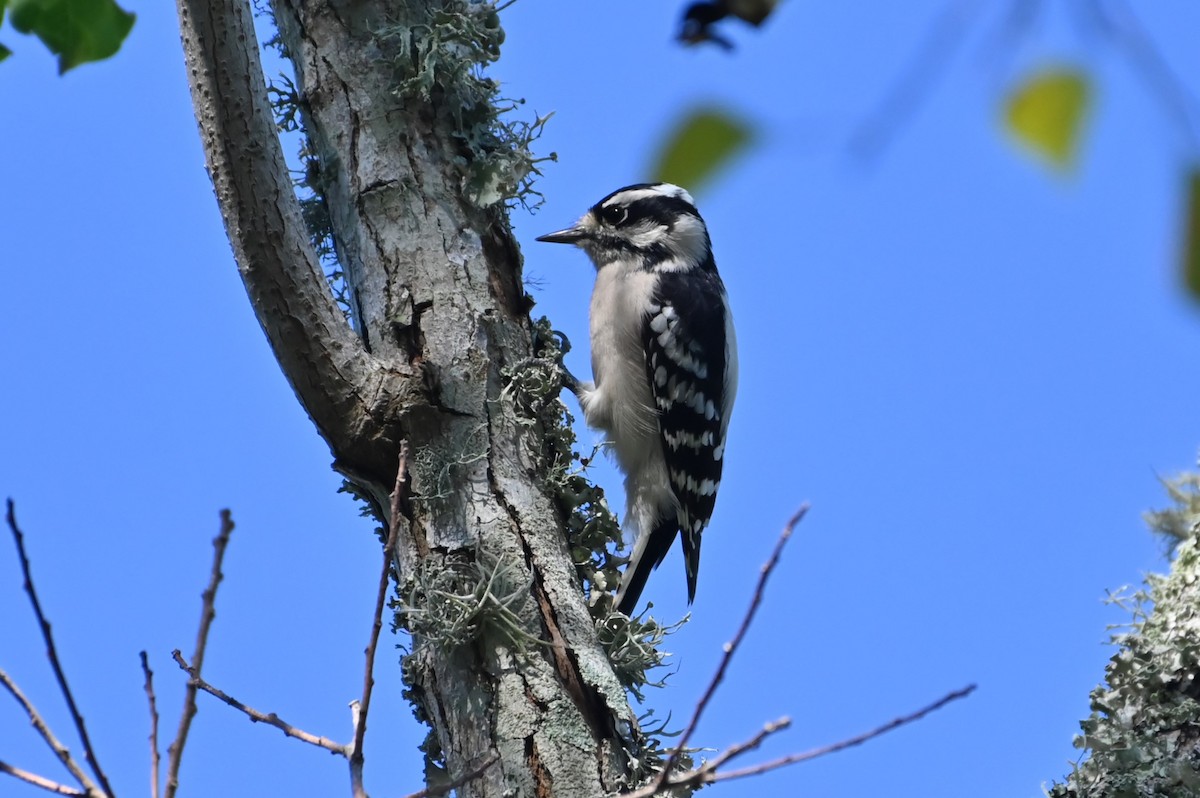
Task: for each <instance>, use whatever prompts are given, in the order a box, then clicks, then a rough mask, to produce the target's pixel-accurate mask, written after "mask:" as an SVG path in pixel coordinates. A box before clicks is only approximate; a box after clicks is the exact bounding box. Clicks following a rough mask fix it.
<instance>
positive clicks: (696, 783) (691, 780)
mask: <svg viewBox="0 0 1200 798" xmlns="http://www.w3.org/2000/svg"><path fill="white" fill-rule="evenodd" d="M974 689H975V685H973V684H972V685H968V686H967V687H964V688H963V689H961V690H955V691H954V692H952V693H947V694H946V695H944V696H942V697H941V698H939V699H938V700H937V701H934V702H933V703H932V704H929V705H928V706H925V707H922V708H921V709H919V710H917V711H916V712H912V713H910V714H908V715H903V716H901V717H899V718H895V719H893V720H890V721H888V722H887V723H885V724H883V725H882V726H877V727H875V728H874V729H871V730H870V731H868V732H863V733H862V734H859V735H856V736H854V737H848V738H846V739H845V740H839V741H838V742H836V743H832V744H830V745H823V746H821V747H820V748H812V749H809V750H808V751H801V752H800V753H796V754H790V755H788V756H784V757H780V758H778V759H772V760H770V761H768V762H761V763H759V764H757V765H751V766H750V767H745V768H741V769H740V770H726V771H718V768H720V767H721V766H722V765H724V764H726V763H727V762H729V761H730V760H731V759H733V758H734V757H736V756H738V755H740V754H744V753H745V752H747V751H752V750H754V749H755V748H757V747H758V746H759V744H760V743H762V741H763V740H764V739H766V738H767V737H768V736H769V735H771V734H773V733H775V732H777V731H780V730H782V729H785V728H787V726H788V725H789V724H790V721H789V720H788V719H787V718H781V719H780V720H777V721H775V722H774V723H768V724H767V725H766V726H764V727H763V728H762V729H760V730H759V732H758V733H757V734H755V735H754V736H753V737H751V738H750V739H749V740H747V741H746V742H744V743H738V744H737V745H732V746H730V747H729V748H727V749H725V751H723V752H721V754H719V755H718V756H717V757H715V758H714V759H712V760H710V761H708V762H705V763H704V764H703V765H701V766H700V767H698V768H694V769H692V770H689V771H687V772H685V773H679V774H676V775H674V776H672V777H670V778H669V779H667V781H666V782H665V783H660V782H659V781H657V780H655V781H651V782H650V783H648V784H647V785H646V786H644V787H642V788H641V789H639V790H635V791H634V792H630V793H625V794H624V795H623V796H622V798H651V796H654V795H658V794H660V793H662V792H664V791H665V790H670V789H674V788H676V787H686V788H689V789H696V788H699V787H702V786H704V785H705V784H715V783H716V782H718V781H730V780H732V779H740V778H744V777H746V776H757V775H759V774H762V773H767V772H770V771H772V770H778V769H779V768H782V767H787V766H788V765H795V764H798V763H800V762H808V761H809V760H812V759H817V758H819V757H823V756H826V755H828V754H833V753H836V752H838V751H843V750H845V749H847V748H852V747H854V746H856V745H862V744H863V743H865V742H867V741H868V740H873V739H874V738H876V737H878V736H880V735H882V734H886V733H888V732H890V731H893V730H895V729H898V728H900V727H901V726H906V725H908V724H909V723H913V722H914V721H918V720H920V719H921V718H923V717H925V716H926V715H928V714H929V713H930V712H933V711H935V710H938V709H941V708H942V707H944V706H945V705H946V704H949V703H950V702H951V701H957V700H958V699H960V698H966V697H967V696H968V695H970V694H971V692H972V691H973V690H974Z"/></svg>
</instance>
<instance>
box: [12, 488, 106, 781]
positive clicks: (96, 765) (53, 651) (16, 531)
mask: <svg viewBox="0 0 1200 798" xmlns="http://www.w3.org/2000/svg"><path fill="white" fill-rule="evenodd" d="M5 518H6V520H7V521H8V528H9V530H10V531H11V532H12V537H13V541H14V542H15V543H16V544H17V556H18V557H19V558H20V561H21V574H22V575H23V576H24V579H25V585H24V587H25V592H26V593H27V594H28V595H29V602H30V603H31V604H32V605H33V613H34V615H36V616H37V621H38V627H39V628H40V629H41V632H42V639H43V640H45V641H46V657H47V659H49V660H50V667H51V668H52V669H53V670H54V678H55V680H56V681H57V682H58V688H59V690H61V691H62V694H63V698H64V699H65V700H66V702H67V707H68V709H70V711H71V720H72V721H74V723H75V730H76V731H77V732H78V733H79V739H80V741H81V742H82V743H83V754H84V758H85V759H86V760H87V763H88V766H89V767H90V768H91V769H92V773H93V774H94V775H95V776H96V781H98V782H99V783H100V787H101V788H102V789H103V791H104V794H105V795H110V796H111V795H113V794H114V793H113V790H112V785H110V784H109V783H108V777H107V776H105V775H104V771H103V770H102V769H101V768H100V762H99V761H98V760H97V759H96V750H95V748H93V747H92V740H91V737H89V736H88V731H87V725H86V724H85V723H84V722H83V715H82V714H81V713H80V711H79V706H78V705H77V704H76V703H75V696H74V695H72V694H71V687H70V685H69V684H68V683H67V676H66V674H65V673H64V672H63V668H62V663H60V662H59V660H58V649H57V647H56V646H55V645H54V635H53V634H52V633H51V631H50V622H49V621H48V620H46V614H45V613H44V612H43V611H42V603H41V601H40V600H39V599H38V594H37V589H36V588H35V587H34V585H33V574H32V573H31V571H30V567H29V557H28V555H27V554H26V553H25V536H24V535H22V534H21V529H20V527H18V526H17V516H16V509H15V507H14V505H13V500H12V499H9V500H8V511H7V513H6V514H5ZM13 687H14V688H15V687H16V685H13ZM14 695H16V693H14ZM29 707H30V708H32V705H29ZM47 731H48V730H47ZM47 742H49V739H47ZM62 750H63V752H65V751H66V749H65V748H63V749H62ZM55 753H59V752H58V750H55ZM68 757H69V754H68ZM59 758H60V759H62V754H59ZM63 763H64V764H67V760H66V759H63ZM68 767H70V766H69V765H68ZM80 772H82V771H80ZM74 775H75V777H76V779H79V783H80V784H81V785H82V786H84V787H85V788H86V789H88V790H89V791H90V792H98V791H99V790H97V788H96V785H95V784H93V783H91V782H90V781H87V780H85V779H80V778H79V774H74ZM85 778H86V777H85ZM89 785H90V786H89Z"/></svg>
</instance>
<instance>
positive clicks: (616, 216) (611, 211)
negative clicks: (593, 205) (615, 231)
mask: <svg viewBox="0 0 1200 798" xmlns="http://www.w3.org/2000/svg"><path fill="white" fill-rule="evenodd" d="M600 216H601V217H602V218H603V219H604V221H606V222H608V223H609V224H611V225H613V226H614V227H616V226H617V225H619V224H623V223H624V222H625V220H626V219H628V218H629V209H628V208H626V207H624V206H622V205H609V206H608V207H607V208H605V209H604V210H602V211H600Z"/></svg>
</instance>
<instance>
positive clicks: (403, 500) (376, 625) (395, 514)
mask: <svg viewBox="0 0 1200 798" xmlns="http://www.w3.org/2000/svg"><path fill="white" fill-rule="evenodd" d="M399 461H400V462H399V466H398V468H397V471H396V487H395V489H394V490H393V491H392V506H391V515H389V516H388V518H389V520H390V523H389V524H388V537H387V543H386V544H385V545H384V547H383V568H382V569H381V571H380V574H379V591H378V592H377V593H376V595H375V618H374V621H373V622H372V623H371V636H370V638H369V639H368V640H367V649H366V651H365V654H366V660H367V664H366V668H365V669H364V670H365V672H364V673H363V690H362V698H361V699H359V702H358V706H357V707H356V711H355V717H354V742H353V743H352V748H351V753H350V787H351V790H352V791H353V794H354V798H365V797H366V791H365V790H364V788H363V780H362V768H363V740H364V739H365V737H366V734H367V712H368V710H370V708H371V691H372V690H373V689H374V687H375V649H376V648H377V647H378V645H379V633H380V632H381V631H382V630H383V606H384V604H385V603H386V602H387V589H388V576H389V574H390V573H391V572H392V559H393V558H394V557H395V553H396V528H397V527H398V526H399V525H400V518H401V517H402V516H401V512H402V510H403V509H404V507H405V506H406V505H407V503H408V489H409V486H408V441H406V440H405V441H400V455H399Z"/></svg>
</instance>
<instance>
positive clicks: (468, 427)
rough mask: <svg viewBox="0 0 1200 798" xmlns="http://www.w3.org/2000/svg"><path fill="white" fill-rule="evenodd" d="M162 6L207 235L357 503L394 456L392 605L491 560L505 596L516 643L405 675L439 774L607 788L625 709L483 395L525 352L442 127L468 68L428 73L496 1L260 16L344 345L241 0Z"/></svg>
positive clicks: (458, 646)
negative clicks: (295, 138) (201, 151)
mask: <svg viewBox="0 0 1200 798" xmlns="http://www.w3.org/2000/svg"><path fill="white" fill-rule="evenodd" d="M179 13H180V19H181V24H182V28H183V37H184V46H185V51H186V55H187V62H188V72H189V79H190V81H191V83H192V91H193V97H194V102H195V106H196V113H197V119H198V121H199V123H200V131H201V138H202V140H203V143H204V148H205V152H206V156H207V161H208V166H209V170H210V173H211V175H212V178H213V183H214V186H215V188H216V193H217V197H218V200H219V203H220V205H221V210H222V213H223V215H224V218H225V222H226V228H227V230H228V233H229V236H230V240H231V242H232V244H233V248H234V253H235V256H236V258H237V261H238V266H239V269H240V270H241V273H242V276H243V278H244V280H245V283H246V287H247V291H248V293H249V296H250V299H251V302H252V304H253V306H254V309H255V312H256V313H257V314H258V318H259V320H260V322H261V323H262V326H263V328H264V330H265V331H266V333H267V336H268V338H269V339H270V341H271V345H272V347H273V348H274V350H275V354H276V357H277V358H278V360H279V362H280V364H281V366H282V368H283V370H284V372H285V374H286V375H287V377H288V379H289V381H290V382H291V384H292V386H293V388H294V389H295V390H296V393H297V396H298V397H299V399H300V401H301V402H302V403H303V405H304V407H305V408H306V409H307V411H308V413H309V414H310V416H312V418H313V421H314V423H315V424H316V426H317V428H318V430H319V431H320V433H321V435H322V436H323V437H324V438H325V440H326V441H327V442H328V443H329V446H330V449H331V451H332V452H333V455H334V458H335V465H336V466H337V467H338V468H339V469H340V470H342V471H343V473H346V474H350V475H353V478H354V479H355V481H356V482H358V483H359V484H361V485H363V486H365V487H367V488H368V489H369V490H370V491H371V492H372V493H373V494H374V495H375V496H376V497H379V496H380V495H382V494H385V493H386V492H388V491H389V490H390V488H391V485H392V484H393V482H394V479H395V474H396V464H397V452H398V450H399V442H400V441H401V440H405V439H406V440H407V441H408V442H409V445H410V447H411V450H412V452H413V457H412V459H411V461H410V467H409V470H410V475H411V486H412V493H413V495H412V500H411V501H409V502H407V503H406V505H405V512H404V513H403V514H402V515H403V516H404V517H400V518H395V519H390V522H391V523H393V524H396V525H397V529H398V532H399V546H398V554H397V563H398V571H399V574H400V580H401V586H402V591H403V592H404V594H405V595H407V596H410V597H411V598H412V600H413V602H414V606H413V610H414V611H415V612H416V613H418V614H419V613H420V611H421V609H422V601H423V600H424V596H425V594H426V592H427V589H428V588H427V583H428V581H429V580H430V579H433V578H440V577H446V575H450V577H453V578H454V579H457V580H458V583H456V584H461V585H462V586H464V587H465V589H467V590H470V589H471V588H472V586H473V585H472V584H470V580H471V579H472V575H473V574H474V575H475V577H478V575H479V573H480V572H481V571H486V570H487V568H493V569H496V568H498V567H501V566H502V567H503V569H504V572H505V574H506V582H507V583H508V584H510V585H511V584H516V585H517V586H518V589H519V590H520V591H524V593H525V594H526V595H525V596H524V600H522V601H517V602H516V603H515V604H514V607H515V610H516V628H517V629H518V630H519V631H520V633H519V634H514V633H513V632H512V630H511V629H508V630H506V629H505V628H503V627H496V626H494V625H489V624H488V623H487V622H486V619H485V622H482V623H481V624H479V625H478V628H476V629H474V631H473V633H472V634H471V635H470V636H469V637H468V639H466V640H462V639H458V640H456V641H451V642H447V641H446V640H436V641H427V640H423V639H422V637H421V635H420V634H418V635H417V636H416V637H415V639H414V647H413V652H414V653H413V655H412V656H411V657H409V658H408V661H407V662H406V668H405V669H406V677H407V678H408V681H409V684H410V687H411V690H412V694H413V696H414V699H415V701H416V702H417V703H418V705H419V706H420V708H421V710H422V711H423V713H424V714H425V716H426V717H427V719H428V720H429V722H430V724H431V725H432V727H433V729H434V731H435V733H436V738H437V742H438V743H439V745H440V748H441V751H442V752H443V754H444V757H445V762H446V766H447V768H448V770H449V772H450V775H451V776H456V775H458V774H459V773H461V772H463V771H464V770H467V769H470V767H471V766H472V765H473V764H477V763H479V762H481V761H483V760H484V759H485V758H486V757H488V756H489V755H492V754H498V755H499V761H498V763H497V764H496V765H495V766H493V767H491V768H489V769H488V770H487V772H486V773H485V774H484V775H483V776H482V777H481V778H480V779H477V780H475V781H474V782H472V783H470V784H469V785H467V786H466V787H463V788H461V790H460V791H459V792H460V794H462V795H473V796H500V795H505V796H514V795H520V796H525V795H528V796H535V795H536V796H547V795H551V794H553V795H556V796H576V795H578V796H597V795H601V794H604V793H610V792H613V791H615V790H617V789H619V788H620V787H621V786H623V781H622V780H623V778H624V773H625V772H626V770H627V765H626V763H625V757H624V754H623V752H622V745H621V738H622V737H625V736H628V734H629V728H630V724H631V715H630V710H629V707H628V704H627V701H626V698H625V694H624V690H623V689H622V688H621V686H620V684H619V683H618V681H617V679H616V677H615V676H614V675H613V672H612V669H611V667H610V665H609V663H608V661H607V659H606V657H605V655H604V653H603V651H602V650H601V648H600V646H599V644H598V643H597V641H596V637H595V632H594V628H593V623H592V620H591V618H590V617H589V614H588V611H587V608H586V606H585V603H584V597H583V595H582V592H581V590H580V588H579V585H578V579H577V577H576V574H575V571H574V568H573V565H572V563H571V561H570V558H569V556H568V554H567V551H566V547H565V544H564V538H563V521H562V518H561V513H560V511H559V510H558V509H557V508H556V506H555V503H554V501H553V496H552V495H551V491H550V488H549V487H548V473H547V472H548V470H549V468H550V464H549V462H548V459H547V458H546V457H545V456H544V452H545V441H544V438H543V431H542V430H541V429H540V428H539V426H538V425H537V424H536V423H534V422H532V421H531V420H530V419H524V418H521V417H520V416H519V415H518V413H517V412H516V411H515V409H514V407H513V403H512V402H511V401H510V400H508V399H507V398H506V396H505V394H504V393H503V388H504V375H505V369H506V368H510V367H513V366H516V365H517V364H519V363H521V362H522V361H523V360H524V359H526V358H528V357H529V356H530V353H531V340H530V339H531V330H530V324H529V319H528V313H527V306H526V304H525V298H524V291H523V289H522V286H521V279H520V255H519V253H518V251H517V249H516V245H515V243H514V241H513V239H512V236H511V234H510V232H509V228H508V223H507V216H506V212H505V211H504V208H503V205H502V204H491V205H488V206H486V207H481V206H480V205H477V204H475V203H474V202H473V201H472V200H471V199H469V198H468V196H467V195H469V194H470V192H469V191H468V186H469V184H471V181H472V179H474V178H477V177H478V174H477V173H476V174H474V175H472V173H471V170H472V169H473V168H477V167H478V164H479V163H480V159H481V158H485V157H487V155H488V153H486V152H481V151H480V150H479V148H478V147H477V142H476V138H477V136H478V133H479V131H480V130H481V129H483V128H480V126H479V120H474V121H472V120H470V119H468V120H467V125H468V126H470V125H474V127H473V128H471V129H468V130H464V128H463V125H464V120H463V114H464V112H463V109H462V108H461V107H459V106H457V105H456V103H457V102H458V101H459V95H458V94H456V91H457V89H456V87H455V85H454V81H456V80H478V77H477V75H476V74H475V73H474V72H473V70H472V65H471V63H470V62H469V61H464V62H462V63H460V64H458V65H457V69H456V68H455V66H454V64H447V63H443V62H444V60H445V59H446V58H448V57H451V56H454V55H455V53H457V52H460V51H461V52H463V53H464V55H461V56H459V58H460V59H461V58H469V50H470V47H467V46H460V45H462V44H463V43H457V42H454V41H451V42H449V43H448V44H446V43H445V42H444V36H443V45H444V46H440V48H439V47H438V46H435V45H436V41H435V40H436V39H437V36H438V35H439V34H438V33H437V32H438V31H442V33H443V34H444V33H446V32H447V31H449V32H451V33H452V32H453V31H454V30H458V29H459V28H458V27H456V26H459V27H461V25H462V24H465V23H470V25H468V26H467V27H468V28H470V26H471V25H475V24H476V23H478V25H479V26H480V28H479V29H484V28H486V27H487V26H492V23H493V22H494V20H495V14H494V12H493V11H492V10H491V8H490V7H489V6H486V5H481V4H477V3H472V4H468V3H462V2H444V3H414V4H413V7H412V8H409V7H408V6H406V5H405V4H404V3H400V2H383V3H376V4H367V3H362V2H332V3H330V2H301V1H300V0H278V2H276V4H275V13H276V19H277V23H278V25H279V30H280V34H281V39H282V42H283V45H284V47H285V49H286V51H287V53H288V55H289V56H290V57H291V58H292V60H293V62H294V63H295V66H296V72H297V78H298V83H297V85H298V87H299V89H300V92H301V97H302V102H303V108H304V111H305V114H306V116H305V126H306V131H307V133H308V135H309V136H310V138H311V140H312V141H313V143H314V145H315V147H316V150H317V154H318V158H319V163H320V166H321V170H320V176H319V181H320V187H321V190H322V192H323V194H324V196H325V197H326V200H327V204H328V207H329V211H330V217H331V220H332V226H333V231H334V237H335V240H336V243H337V250H338V255H339V260H340V261H341V263H342V265H343V268H344V270H345V272H346V274H347V277H348V282H349V284H350V288H351V291H352V304H353V307H354V310H355V314H356V317H357V318H356V326H357V328H358V329H357V332H356V331H354V330H351V328H350V327H349V326H348V325H347V324H346V323H345V322H344V321H343V318H342V315H341V313H340V310H339V308H338V307H337V306H336V304H335V303H334V302H333V300H332V299H331V297H330V294H329V291H328V289H327V287H326V285H325V281H324V279H323V276H322V274H321V270H320V265H319V263H318V261H317V259H316V256H315V255H314V253H313V251H312V249H311V247H310V246H309V243H308V237H307V233H306V231H305V229H304V227H303V224H302V222H301V220H300V214H299V210H298V206H297V202H296V199H295V197H294V194H293V191H292V186H291V181H290V178H289V176H288V173H287V170H286V167H285V164H284V161H283V156H282V154H281V151H280V147H279V141H278V138H277V136H276V132H275V126H274V123H273V120H272V117H271V109H270V107H269V105H268V103H267V99H266V92H265V86H264V84H263V76H262V69H261V66H260V64H259V62H258V55H257V44H256V42H255V37H254V33H253V28H252V25H251V16H250V10H249V8H248V7H247V5H246V3H245V0H213V1H212V2H206V1H205V0H179ZM490 29H491V30H493V31H495V32H498V28H495V27H494V26H492V27H491V28H490ZM467 44H469V43H467ZM439 59H440V60H439ZM430 64H435V65H436V67H437V69H436V70H434V71H423V70H424V69H425V68H426V67H429V66H430ZM430 68H431V69H432V67H430ZM414 77H416V78H419V80H414ZM406 81H407V82H406ZM422 81H423V84H422ZM419 84H420V85H419ZM402 87H404V88H402ZM475 110H477V109H470V108H468V109H467V111H466V113H468V114H470V113H474V112H475ZM481 204H482V203H481ZM384 506H386V502H384ZM452 581H453V580H452ZM476 581H478V580H477V579H476ZM518 598H520V597H518ZM409 617H410V618H412V617H416V616H409ZM428 620H430V621H436V620H437V619H436V618H434V619H428ZM414 626H417V627H419V628H421V629H426V628H432V627H431V625H430V624H428V623H427V624H425V625H423V626H422V625H420V624H414ZM433 626H436V624H433ZM373 747H374V750H375V751H378V752H382V751H383V750H385V748H384V746H383V745H376V746H372V743H371V740H370V739H369V738H368V742H367V745H366V754H367V769H368V772H369V769H370V758H371V755H372V748H373ZM399 788H400V785H397V789H399Z"/></svg>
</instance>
